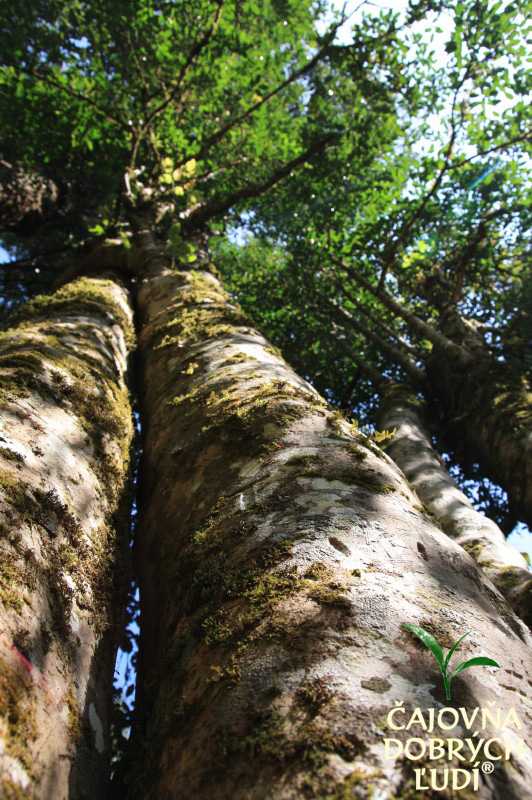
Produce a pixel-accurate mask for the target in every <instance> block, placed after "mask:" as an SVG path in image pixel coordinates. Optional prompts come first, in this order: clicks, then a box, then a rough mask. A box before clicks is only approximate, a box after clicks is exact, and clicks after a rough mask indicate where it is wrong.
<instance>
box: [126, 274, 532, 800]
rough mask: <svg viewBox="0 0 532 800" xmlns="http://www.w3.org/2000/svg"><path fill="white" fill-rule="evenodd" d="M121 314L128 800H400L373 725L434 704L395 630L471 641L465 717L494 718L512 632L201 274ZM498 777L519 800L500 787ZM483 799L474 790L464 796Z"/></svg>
mask: <svg viewBox="0 0 532 800" xmlns="http://www.w3.org/2000/svg"><path fill="white" fill-rule="evenodd" d="M198 283H201V292H200V293H198V292H197V285H198ZM211 299H212V302H210V301H211ZM224 304H225V305H224ZM209 309H211V310H210V311H209ZM139 311H140V318H141V325H142V329H141V333H140V336H139V351H140V369H141V376H142V378H141V385H142V387H143V391H142V397H141V405H142V411H143V415H144V457H143V458H144V463H143V468H142V493H141V503H140V507H141V509H142V512H141V518H140V522H139V535H138V540H137V545H136V554H137V555H136V560H137V564H138V570H139V575H140V582H141V599H142V606H143V626H142V630H141V645H140V662H139V677H138V694H137V697H138V701H137V702H138V709H137V714H138V716H137V723H136V726H135V732H134V735H133V739H134V745H133V746H134V748H136V749H135V750H134V752H135V766H134V769H133V777H132V782H131V784H130V795H131V797H135V798H136V797H143V798H148V797H150V798H152V797H163V796H187V795H188V796H190V797H194V798H195V800H201V798H203V797H209V798H214V799H215V800H222V798H224V799H225V798H228V797H231V798H235V799H236V798H252V799H253V800H255V799H257V800H258V798H261V800H263V799H264V800H266V798H268V799H269V800H274V799H275V800H289V798H290V799H292V798H294V800H295V798H301V797H309V798H312V797H316V798H317V797H320V798H322V797H331V798H333V797H335V798H340V797H344V796H348V795H346V792H347V791H348V790H349V791H350V790H351V788H353V790H354V787H357V786H358V787H360V790H361V791H362V790H364V791H366V790H367V791H369V790H370V788H371V791H373V792H374V793H375V792H377V793H378V792H379V791H380V792H381V793H389V794H391V795H392V796H398V797H399V796H401V794H400V792H401V787H403V788H404V792H403V794H405V796H406V793H408V792H409V791H410V788H409V783H408V780H409V779H408V778H407V777H405V775H404V771H403V765H402V763H401V762H400V760H399V761H396V762H395V761H391V762H390V761H387V760H386V759H385V758H384V754H383V738H382V737H383V728H382V719H383V717H384V718H386V714H387V711H388V710H389V709H390V708H392V707H393V704H394V702H395V701H396V700H398V699H402V700H403V701H404V702H405V703H406V705H407V706H408V707H414V706H416V705H422V706H426V707H430V706H436V707H442V706H444V705H445V693H444V691H443V686H440V685H439V683H438V675H436V674H435V673H434V669H433V664H432V663H431V662H430V660H429V659H426V660H425V658H424V656H423V655H420V653H419V650H418V648H417V645H416V643H415V642H413V641H412V638H411V637H409V636H408V635H407V634H406V632H405V631H404V630H403V629H402V628H401V623H402V622H409V623H415V624H420V625H422V626H423V627H426V628H427V629H428V630H430V631H432V632H433V634H434V635H436V636H437V637H440V638H441V639H442V641H445V642H447V641H452V642H454V641H456V640H457V639H458V638H459V637H460V635H461V634H462V633H463V632H465V631H466V630H468V629H474V630H475V636H474V637H472V640H471V643H470V645H469V647H471V648H474V647H475V646H476V645H478V643H479V642H480V641H482V640H483V639H484V638H486V637H488V638H489V641H490V656H492V657H493V658H500V659H501V662H503V661H504V665H505V687H506V688H502V689H501V687H500V686H498V685H497V681H496V678H495V677H494V676H493V675H492V674H490V673H487V672H486V671H485V672H484V674H483V676H482V678H480V679H479V676H475V675H473V674H471V675H467V674H466V675H465V676H460V677H459V678H456V679H455V682H456V693H457V697H458V698H459V702H460V703H461V704H462V705H464V706H465V707H466V708H471V707H472V706H473V705H476V704H482V703H486V702H488V701H489V702H491V701H492V700H494V699H495V698H496V697H497V698H498V700H499V701H500V702H501V704H503V706H504V707H509V706H510V705H512V703H513V702H514V697H515V696H516V695H515V691H516V690H517V687H518V679H517V678H516V677H515V672H512V670H515V669H516V668H517V669H518V671H520V670H523V669H524V668H525V666H524V665H525V663H527V662H529V657H530V656H529V651H528V650H527V647H526V646H525V644H524V641H523V639H526V632H525V628H524V626H523V625H522V623H521V622H520V621H519V620H518V619H517V618H516V617H515V616H514V615H513V614H512V612H511V610H510V609H509V607H508V606H507V604H506V603H505V602H504V600H503V599H502V598H501V596H500V595H499V593H498V592H496V591H495V590H494V589H493V587H492V585H491V583H490V582H489V581H488V580H487V579H486V577H485V576H484V575H483V574H482V572H481V571H480V570H479V569H478V567H477V566H476V565H475V564H474V562H472V561H471V559H470V557H469V556H468V555H467V554H466V553H465V551H464V550H463V549H462V548H460V547H459V546H458V545H456V544H455V543H453V542H452V541H450V540H449V539H448V538H447V537H446V536H445V535H444V534H443V533H442V532H441V531H440V530H439V529H438V528H437V527H436V526H434V525H433V524H432V523H431V522H430V521H429V520H427V518H426V517H425V516H424V515H422V514H419V512H417V511H416V510H415V507H414V506H415V504H416V502H418V501H417V498H416V497H415V495H414V494H413V493H412V491H411V490H410V487H409V485H408V483H407V481H406V480H405V478H404V476H403V475H402V474H401V473H400V471H399V470H398V469H397V467H396V466H395V464H394V463H393V462H392V461H391V459H389V458H388V457H387V456H385V455H383V454H382V452H381V451H380V449H379V448H378V447H377V446H376V445H375V444H374V443H373V442H372V441H371V440H369V439H367V438H366V437H365V436H363V435H362V434H361V433H360V432H358V431H357V430H356V428H355V426H353V425H349V424H348V423H347V421H345V420H344V419H342V418H341V417H339V416H338V415H337V414H336V413H334V412H333V411H332V410H330V409H329V408H328V407H327V404H326V403H325V402H324V401H323V400H322V399H321V398H320V397H319V395H317V393H316V392H315V391H314V390H313V389H312V387H311V386H310V385H309V384H308V383H307V382H306V381H304V380H303V379H301V378H300V377H298V376H297V375H296V374H295V373H294V372H293V371H292V370H291V369H290V367H289V366H288V365H287V364H286V363H285V362H284V361H283V360H282V359H281V358H280V357H279V356H278V355H277V354H276V353H275V352H274V351H272V348H271V347H270V345H269V344H268V342H267V341H266V340H265V339H264V337H263V336H262V335H261V334H260V333H259V332H257V331H256V330H254V329H253V328H252V327H251V325H250V324H249V323H248V321H247V320H243V319H242V318H241V317H240V316H239V313H240V312H239V309H238V308H237V307H236V306H235V304H234V302H233V301H232V299H231V298H230V297H229V296H228V295H226V294H225V293H224V292H223V288H222V287H221V285H220V283H219V281H218V280H217V279H216V278H215V277H214V276H213V275H211V274H208V273H203V274H201V275H198V274H196V273H194V272H192V273H185V272H179V271H173V270H171V269H164V268H161V267H160V265H159V271H158V273H157V274H154V275H153V276H146V277H145V278H144V280H143V283H142V286H141V289H140V292H139ZM199 311H201V313H199ZM196 312H198V313H196ZM180 314H183V315H184V316H183V318H181V317H180ZM181 319H183V320H185V321H186V325H185V324H181V322H180V320H181ZM172 329H173V331H172ZM169 331H172V332H171V333H169ZM165 337H168V338H165ZM163 342H164V346H163V347H161V344H162V343H163ZM473 598H474V599H475V602H474V603H473ZM479 598H480V601H479ZM494 620H497V624H496V625H495V626H494ZM464 649H465V648H464ZM510 654H511V655H510ZM429 656H430V654H429ZM517 665H520V666H519V667H517ZM520 674H522V673H520ZM512 675H513V677H512ZM503 780H504V782H506V784H507V786H508V787H512V786H513V787H515V786H517V787H519V790H521V789H523V790H524V784H523V782H522V778H521V776H520V773H519V770H517V769H513V768H511V767H510V768H509V769H508V770H507V772H506V773H505V776H504V779H503ZM496 791H497V790H496V788H495V787H494V785H493V784H492V783H490V781H489V778H488V782H487V783H486V784H485V787H484V788H483V790H482V792H481V794H480V796H481V797H482V798H490V799H491V798H495V796H496V794H495V792H496Z"/></svg>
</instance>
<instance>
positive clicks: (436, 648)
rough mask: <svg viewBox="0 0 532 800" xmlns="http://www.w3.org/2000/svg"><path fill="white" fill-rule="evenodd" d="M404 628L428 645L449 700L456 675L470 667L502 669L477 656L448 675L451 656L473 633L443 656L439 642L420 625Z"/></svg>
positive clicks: (465, 634)
mask: <svg viewBox="0 0 532 800" xmlns="http://www.w3.org/2000/svg"><path fill="white" fill-rule="evenodd" d="M403 628H407V629H408V630H409V631H412V633H415V634H416V636H417V637H418V638H419V639H421V641H422V642H423V644H424V645H426V646H427V647H428V648H429V650H430V651H431V653H432V655H433V656H434V658H435V659H436V661H437V662H438V664H439V665H440V669H441V672H442V675H443V682H444V684H445V694H446V698H447V700H450V699H451V680H452V679H453V678H454V676H455V675H458V674H459V673H460V672H463V671H464V669H468V668H469V667H497V668H499V669H500V665H499V664H497V662H496V661H494V660H493V659H492V658H488V657H487V656H476V657H475V658H470V659H468V660H467V661H462V663H461V664H459V665H458V666H457V668H456V669H455V670H454V672H451V674H450V675H447V667H448V666H449V661H450V660H451V656H452V654H453V653H454V651H455V650H456V648H457V647H458V645H459V644H460V642H461V641H462V639H465V637H466V636H467V635H468V634H470V633H471V631H468V632H467V633H464V635H463V636H461V637H460V639H458V641H457V642H456V643H455V644H454V645H453V646H452V647H451V649H450V650H449V652H448V653H447V655H446V656H445V658H444V656H443V650H442V649H441V647H440V645H439V644H438V642H437V640H436V639H435V638H434V636H433V635H432V634H431V633H428V632H427V631H426V630H424V628H421V627H420V626H419V625H407V624H404V625H403Z"/></svg>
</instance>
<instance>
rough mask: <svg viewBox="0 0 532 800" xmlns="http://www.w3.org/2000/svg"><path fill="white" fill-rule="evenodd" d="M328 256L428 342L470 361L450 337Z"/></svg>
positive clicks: (330, 255) (352, 268)
mask: <svg viewBox="0 0 532 800" xmlns="http://www.w3.org/2000/svg"><path fill="white" fill-rule="evenodd" d="M329 257H330V259H331V261H332V262H333V263H334V264H336V265H337V266H339V267H341V268H342V269H343V270H344V271H345V272H347V274H348V275H350V276H351V277H352V278H353V279H354V280H355V281H356V282H357V283H359V284H360V285H361V286H363V287H364V288H365V289H367V290H368V291H369V292H371V294H372V295H374V297H377V298H378V299H379V300H380V301H381V302H382V303H383V305H385V306H386V307H387V308H389V309H390V311H391V312H392V313H393V314H395V315H396V316H398V317H401V318H402V319H404V321H405V322H406V323H407V325H408V326H409V327H410V328H411V329H412V330H413V331H415V332H416V333H419V334H420V336H423V337H424V338H425V339H428V340H429V342H432V343H433V344H434V345H436V346H437V347H440V348H441V349H443V350H446V351H447V352H448V353H449V355H453V356H454V357H455V358H457V359H458V360H459V361H460V362H461V363H466V364H469V363H471V360H472V359H471V355H470V353H469V352H468V351H467V350H466V349H465V348H464V347H460V345H458V344H456V342H453V341H452V339H448V338H447V336H444V335H443V334H442V333H440V332H439V331H437V330H435V328H433V327H432V325H429V324H428V323H427V322H425V321H424V320H422V319H421V318H420V317H418V316H417V314H414V313H413V312H412V311H409V310H408V309H407V308H406V307H405V306H403V305H401V303H398V302H397V300H394V299H393V297H391V296H390V295H389V294H388V292H387V291H386V290H385V289H384V288H382V287H381V286H373V284H372V283H370V282H369V281H368V280H366V278H364V276H363V275H361V274H360V273H359V272H358V271H357V270H356V269H355V268H354V267H351V266H349V264H346V263H345V261H342V260H341V259H339V258H336V256H333V255H332V254H329Z"/></svg>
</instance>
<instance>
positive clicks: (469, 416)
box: [426, 349, 532, 527]
mask: <svg viewBox="0 0 532 800" xmlns="http://www.w3.org/2000/svg"><path fill="white" fill-rule="evenodd" d="M426 369H427V375H428V383H429V385H430V388H431V392H432V393H433V395H434V397H436V398H437V399H438V402H439V403H440V405H441V407H442V408H443V409H444V413H445V414H446V417H447V418H448V419H450V420H452V421H453V423H452V426H450V427H449V434H448V435H449V439H450V441H451V442H452V443H453V444H454V445H455V446H456V447H457V448H458V449H459V450H462V451H463V450H465V451H466V452H467V451H469V453H472V454H474V457H475V458H476V459H478V461H479V462H480V464H481V466H482V467H483V469H484V470H485V472H486V473H487V474H488V475H490V476H491V477H492V478H493V479H494V480H495V481H497V483H500V484H501V486H502V487H503V488H504V489H505V491H506V492H507V494H508V498H509V500H510V503H511V504H512V506H513V507H514V508H515V510H516V512H517V513H518V514H519V515H520V517H521V519H523V520H524V521H525V522H526V523H527V524H528V525H529V526H530V527H532V392H531V387H530V384H529V381H528V380H527V378H526V377H525V376H522V377H520V376H517V375H515V374H513V372H512V371H511V370H510V368H509V367H508V366H507V365H506V364H504V363H501V362H497V361H495V360H494V359H492V358H486V357H484V358H483V357H481V356H480V355H479V356H478V357H477V358H475V359H474V360H473V363H472V364H470V365H468V366H466V365H464V364H462V363H460V362H458V361H456V360H454V359H452V358H449V356H448V354H446V353H445V352H442V351H439V350H437V349H435V350H434V352H433V354H432V355H431V357H430V358H429V359H428V360H427V363H426Z"/></svg>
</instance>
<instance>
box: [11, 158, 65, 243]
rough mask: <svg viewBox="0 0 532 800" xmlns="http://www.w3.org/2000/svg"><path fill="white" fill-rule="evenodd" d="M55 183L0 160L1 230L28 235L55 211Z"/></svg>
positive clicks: (56, 194) (56, 196)
mask: <svg viewBox="0 0 532 800" xmlns="http://www.w3.org/2000/svg"><path fill="white" fill-rule="evenodd" d="M58 196H59V191H58V188H57V186H56V185H55V183H54V182H53V181H50V180H48V179H46V178H44V177H43V176H42V175H39V174H38V173H34V174H30V173H28V172H27V171H26V170H24V169H23V168H22V167H20V166H16V165H15V166H13V165H12V164H9V163H8V162H7V161H2V160H0V231H9V232H10V233H16V234H17V235H19V236H29V235H31V234H33V233H34V232H35V230H36V229H37V228H38V227H39V225H40V224H41V223H42V222H43V221H44V220H45V219H46V218H47V217H49V216H50V215H51V214H52V213H53V212H54V211H55V210H56V203H57V199H58Z"/></svg>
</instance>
